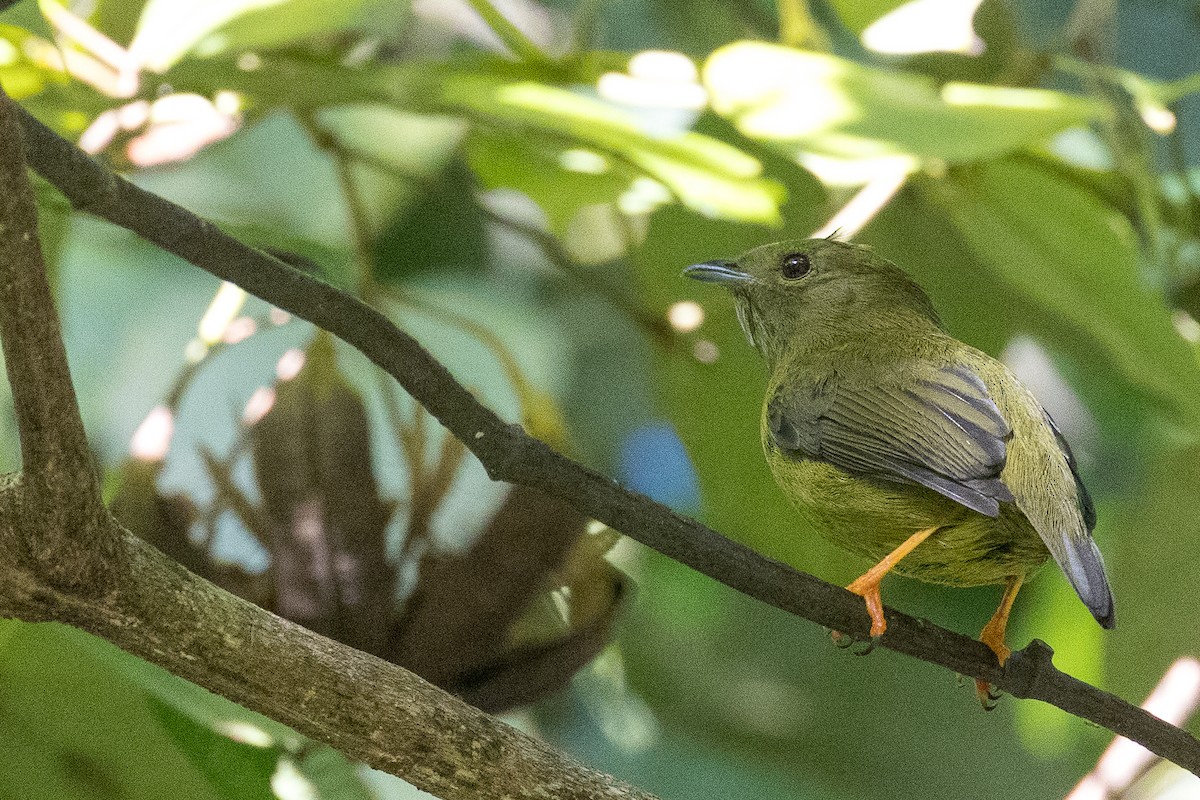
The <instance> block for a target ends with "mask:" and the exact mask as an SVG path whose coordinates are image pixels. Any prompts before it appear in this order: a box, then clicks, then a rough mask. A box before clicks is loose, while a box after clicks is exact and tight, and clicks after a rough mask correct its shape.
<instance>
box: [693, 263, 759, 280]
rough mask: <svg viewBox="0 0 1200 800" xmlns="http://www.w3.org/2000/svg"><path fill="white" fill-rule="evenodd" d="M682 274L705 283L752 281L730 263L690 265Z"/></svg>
mask: <svg viewBox="0 0 1200 800" xmlns="http://www.w3.org/2000/svg"><path fill="white" fill-rule="evenodd" d="M683 274H684V275H686V276H688V277H689V278H695V279H696V280H698V281H705V282H707V283H747V282H749V281H752V280H754V278H753V276H751V275H750V274H749V273H747V272H742V271H741V270H740V269H738V268H737V264H735V263H733V262H732V261H705V262H704V263H703V264H692V265H691V266H690V267H688V268H686V269H685V270H684V271H683Z"/></svg>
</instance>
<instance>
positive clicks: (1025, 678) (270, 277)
mask: <svg viewBox="0 0 1200 800" xmlns="http://www.w3.org/2000/svg"><path fill="white" fill-rule="evenodd" d="M22 122H23V125H24V128H25V131H26V133H27V141H28V142H29V143H30V147H29V150H30V163H31V165H32V166H33V167H34V168H35V169H36V170H37V171H38V172H39V173H40V174H42V175H43V176H44V177H45V178H46V179H47V180H49V181H50V182H51V183H53V184H54V185H55V186H57V187H58V188H59V189H60V190H61V191H62V192H63V193H64V194H65V195H66V196H67V197H68V198H70V199H71V201H72V202H73V203H74V204H75V205H76V206H77V207H79V208H82V209H85V210H87V211H90V212H92V213H94V214H96V215H98V216H101V217H103V218H105V219H107V220H109V221H111V222H114V223H115V224H118V225H121V226H123V227H126V228H128V229H130V230H132V231H134V232H136V233H138V234H140V235H141V236H143V237H145V238H146V239H148V240H150V241H152V242H154V243H156V244H158V245H159V246H160V247H162V248H164V249H166V250H168V251H170V252H172V253H175V254H176V255H179V256H181V257H182V258H185V259H187V260H188V261H190V262H192V263H193V264H195V265H196V266H199V267H200V268H202V269H204V270H207V271H208V272H210V273H212V274H214V275H216V276H218V277H220V278H223V279H225V280H229V281H232V282H234V283H236V284H238V285H240V286H242V287H243V288H245V289H247V290H248V291H250V292H251V293H253V294H255V295H257V296H259V297H261V298H263V299H264V300H267V301H268V302H271V303H274V304H275V305H278V306H280V307H281V308H284V309H286V310H287V311H290V312H292V313H294V314H296V315H297V316H299V317H302V318H304V319H307V320H309V321H311V322H313V323H315V324H317V325H319V326H321V327H323V328H325V329H327V330H330V331H332V332H333V333H335V334H337V335H338V336H340V337H341V338H342V339H344V340H345V341H347V342H349V343H350V344H352V345H353V346H355V347H356V348H358V349H359V350H360V351H362V352H363V353H364V354H365V355H366V356H367V357H368V358H370V359H371V360H372V361H374V362H375V363H376V364H377V365H378V366H379V367H380V368H382V369H383V370H385V371H386V372H388V373H389V374H391V375H392V376H393V377H395V378H396V380H397V381H399V382H400V384H401V385H402V386H403V387H404V388H405V389H406V390H407V391H408V392H409V393H410V394H412V395H413V397H414V398H416V399H417V400H418V401H419V402H420V403H421V404H422V405H424V406H425V407H426V408H427V409H428V410H429V411H430V413H432V414H433V415H434V416H435V417H437V418H438V420H439V421H440V422H441V423H442V424H443V425H445V426H446V427H447V428H448V429H449V430H450V431H451V433H453V434H454V435H455V436H456V437H457V438H459V439H460V440H461V441H462V442H463V443H464V444H465V445H466V446H467V447H468V448H470V449H471V451H472V452H473V453H474V454H475V455H476V456H477V457H478V458H479V459H480V461H481V462H482V463H483V464H484V466H485V467H486V468H487V470H488V473H489V474H490V475H491V476H492V477H493V478H495V479H497V480H506V481H510V482H513V483H518V484H522V485H526V486H531V487H535V488H539V489H542V490H543V491H546V492H548V493H550V494H554V495H558V496H559V497H562V498H563V499H564V500H566V501H567V502H569V503H570V504H571V505H573V506H574V507H575V508H576V509H578V510H579V511H580V512H582V513H584V514H587V515H588V516H590V517H594V518H595V519H598V520H600V521H602V522H605V523H606V524H608V525H610V526H612V527H613V528H615V529H617V530H619V531H621V532H623V533H625V534H626V535H628V536H630V537H632V538H634V539H636V540H638V541H640V542H642V543H643V544H645V545H647V546H649V547H651V548H653V549H655V550H657V551H659V552H661V553H663V554H665V555H667V556H669V557H671V558H673V559H675V560H677V561H680V562H681V563H684V564H687V565H688V566H690V567H692V568H694V569H696V570H697V571H699V572H702V573H704V574H705V575H708V576H710V577H712V578H714V579H715V580H718V581H720V582H722V583H724V584H726V585H727V586H730V587H732V588H734V589H737V590H738V591H741V592H743V593H745V594H747V595H749V596H751V597H755V598H757V599H759V600H761V601H763V602H765V603H768V604H770V605H772V606H775V607H776V608H780V609H782V610H784V611H788V612H790V613H792V614H795V615H797V616H800V617H803V618H805V619H808V620H811V621H813V622H816V623H818V624H820V625H824V626H825V627H828V628H832V629H836V630H840V631H845V632H847V633H849V634H851V635H856V636H860V637H865V636H866V634H867V625H866V619H867V618H866V615H864V614H863V613H862V601H861V598H858V597H856V596H855V595H852V594H850V593H849V592H846V591H845V590H843V589H841V588H840V587H837V586H833V585H831V584H828V583H825V582H823V581H821V580H818V579H817V578H814V577H813V576H811V575H806V574H804V573H801V572H797V571H796V570H793V569H791V568H790V567H787V566H785V565H783V564H781V563H779V562H776V561H773V560H771V559H768V558H765V557H763V556H761V555H759V554H757V553H755V552H754V551H752V550H750V549H749V548H747V547H745V546H743V545H741V544H738V543H736V542H733V541H730V540H729V539H726V538H724V537H723V536H720V535H719V534H717V533H715V532H713V531H712V530H710V529H708V528H706V527H704V526H703V525H701V524H700V523H698V522H696V521H694V520H691V519H688V518H686V517H682V516H680V515H678V514H675V513H674V512H672V511H671V510H670V509H668V508H665V507H663V506H661V505H658V504H657V503H654V502H653V501H651V500H649V499H648V498H646V497H643V496H641V495H638V494H636V493H633V492H629V491H627V490H625V489H623V488H621V487H620V486H618V485H616V484H615V483H614V482H613V481H611V480H610V479H608V478H606V477H604V476H603V475H600V474H598V473H596V472H594V471H592V470H590V469H588V468H586V467H584V466H582V465H580V464H578V463H576V462H574V461H572V460H570V459H568V458H566V457H565V456H563V455H561V454H560V453H557V452H556V451H554V450H552V449H551V448H549V447H548V446H547V445H545V444H544V443H543V442H540V441H538V440H536V439H533V438H531V437H529V436H527V435H526V434H525V433H524V431H522V430H521V429H520V427H519V426H515V425H511V426H510V425H506V424H505V423H504V422H503V421H502V420H500V419H499V418H498V417H497V416H496V415H495V414H494V413H493V412H492V411H490V410H489V409H487V408H485V407H484V406H482V405H481V404H480V403H479V402H478V401H477V400H476V399H475V398H474V396H472V395H471V393H470V392H468V391H467V390H466V389H465V388H463V387H462V386H461V385H460V384H459V383H457V382H456V381H455V380H454V379H453V377H451V375H450V374H449V372H447V371H446V369H445V368H444V367H443V366H442V365H441V364H440V363H438V362H437V361H436V360H435V359H434V358H433V357H432V356H430V355H429V353H427V352H426V351H425V350H424V349H423V348H422V347H421V346H420V345H419V344H418V343H417V342H416V341H415V340H414V339H412V338H411V337H410V336H408V335H407V334H405V333H403V332H402V331H400V330H398V329H396V328H395V327H394V326H393V325H392V324H391V323H390V322H388V321H387V319H385V318H384V317H383V316H382V315H380V314H379V313H378V312H376V311H374V310H373V309H371V308H369V307H367V306H365V305H364V304H362V303H360V302H359V301H357V300H355V299H354V298H352V297H350V296H348V295H345V294H343V293H341V292H338V291H337V290H335V289H333V288H331V287H330V286H328V285H326V284H324V283H322V282H321V281H319V280H316V279H314V278H311V277H308V276H306V275H304V274H302V273H300V272H298V271H296V270H294V269H292V268H290V267H288V266H287V265H285V264H283V263H282V262H279V261H277V260H275V259H273V258H271V257H269V256H267V255H265V254H263V253H261V252H259V251H257V250H254V249H252V248H250V247H247V246H246V245H244V244H242V243H240V242H238V241H236V240H234V239H232V238H230V237H229V236H226V235H225V234H223V233H221V232H220V231H219V230H217V228H215V227H214V226H212V225H211V224H209V223H207V222H204V221H203V220H200V219H198V218H197V217H195V216H194V215H192V214H191V213H190V212H188V211H186V210H184V209H182V208H180V207H178V206H176V205H174V204H172V203H170V202H168V201H166V200H164V199H162V198H160V197H157V196H155V195H153V194H150V193H148V192H145V191H143V190H141V189H138V188H137V187H135V186H133V185H132V184H129V183H128V182H126V181H124V180H122V179H120V178H117V177H116V176H114V175H112V174H111V173H109V172H107V171H106V170H105V169H104V168H103V167H101V166H100V165H99V164H97V163H95V162H93V161H91V160H90V159H88V158H87V157H86V156H84V155H83V154H82V153H81V152H79V151H78V150H77V149H76V148H74V147H73V146H72V145H70V144H69V143H68V142H66V141H64V140H62V139H60V138H59V137H57V136H56V135H55V134H54V133H52V132H51V131H49V130H48V129H46V128H45V127H44V126H42V125H41V124H40V123H38V122H37V121H36V120H34V119H33V118H32V117H30V116H28V115H25V116H24V117H23V118H22ZM887 615H888V632H887V634H886V635H885V636H884V637H883V640H882V644H883V646H884V647H888V648H890V649H892V650H896V651H898V652H901V653H906V654H908V655H911V656H914V657H916V658H920V659H922V660H924V661H928V662H930V663H934V664H940V665H942V666H944V667H947V668H948V669H951V670H953V671H954V672H957V673H960V674H963V675H967V676H970V677H973V678H978V679H981V680H984V681H988V682H989V683H992V684H994V685H996V686H997V687H999V688H1000V689H1002V690H1004V691H1007V692H1009V693H1010V694H1013V695H1015V696H1017V697H1026V698H1034V699H1038V700H1042V701H1044V702H1047V703H1051V704H1052V705H1055V706H1058V707H1059V708H1061V709H1063V710H1064V711H1067V712H1068V713H1071V714H1074V715H1076V716H1079V717H1081V718H1083V719H1087V720H1090V721H1092V722H1094V723H1096V724H1098V725H1101V726H1103V727H1105V728H1108V729H1109V730H1111V731H1113V732H1114V733H1119V734H1121V735H1123V736H1125V737H1127V738H1129V739H1132V740H1134V741H1136V742H1138V743H1139V744H1142V745H1144V746H1145V747H1146V748H1147V749H1149V750H1151V751H1153V752H1155V753H1157V754H1158V755H1161V756H1162V757H1164V758H1167V759H1169V760H1171V761H1174V762H1175V763H1177V764H1179V765H1180V766H1182V767H1184V768H1186V769H1188V770H1190V771H1192V772H1193V773H1197V774H1200V742H1198V741H1197V740H1196V739H1195V738H1194V737H1192V736H1191V735H1190V734H1188V733H1187V732H1185V731H1182V730H1180V729H1178V728H1176V727H1174V726H1171V725H1169V724H1167V723H1165V722H1163V721H1161V720H1159V719H1157V718H1155V717H1153V716H1151V715H1150V714H1148V713H1147V712H1145V711H1143V710H1142V709H1140V708H1137V707H1136V706H1133V705H1130V704H1129V703H1126V702H1124V701H1123V700H1121V699H1120V698H1117V697H1115V696H1113V695H1111V694H1108V693H1107V692H1103V691H1101V690H1099V689H1097V688H1095V687H1093V686H1090V685H1088V684H1086V683H1083V682H1082V681H1079V680H1076V679H1075V678H1072V677H1070V676H1069V675H1066V674H1064V673H1062V672H1060V671H1058V670H1057V669H1056V668H1055V667H1054V666H1053V664H1052V663H1051V661H1050V649H1049V648H1048V647H1046V646H1045V645H1044V644H1042V643H1041V642H1036V641H1035V642H1034V643H1033V644H1032V645H1030V646H1029V647H1027V648H1026V649H1025V650H1023V651H1021V652H1019V653H1015V654H1014V655H1013V656H1012V658H1011V659H1010V660H1009V661H1008V665H1007V667H1006V668H1005V669H1001V668H1000V667H999V666H998V665H997V663H996V659H995V656H994V655H993V654H992V652H991V651H990V650H989V649H988V648H987V647H986V646H984V645H983V644H981V643H979V642H977V641H975V640H974V639H969V638H967V637H965V636H962V635H960V634H957V633H954V632H952V631H948V630H946V629H944V628H940V627H938V626H936V625H933V624H931V623H928V622H926V621H924V620H916V619H913V618H912V617H909V616H906V615H904V614H901V613H899V612H896V611H892V610H890V609H889V610H888V612H887Z"/></svg>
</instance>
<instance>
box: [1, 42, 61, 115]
mask: <svg viewBox="0 0 1200 800" xmlns="http://www.w3.org/2000/svg"><path fill="white" fill-rule="evenodd" d="M31 40H37V41H40V40H39V39H38V37H36V36H34V35H33V34H31V33H29V32H28V31H26V30H24V29H22V28H18V27H15V26H13V25H0V83H2V84H3V85H4V92H5V93H6V94H7V95H8V96H9V97H12V98H13V99H15V100H20V99H21V98H24V97H29V96H30V95H35V94H37V93H38V92H40V91H41V90H42V87H43V86H44V85H45V83H46V81H47V79H48V78H49V76H50V75H51V74H52V73H51V72H50V70H48V69H47V68H45V67H44V66H42V65H39V64H37V63H36V62H34V61H33V60H32V59H30V58H29V55H28V48H27V43H29V42H30V41H31ZM45 44H47V45H49V43H45Z"/></svg>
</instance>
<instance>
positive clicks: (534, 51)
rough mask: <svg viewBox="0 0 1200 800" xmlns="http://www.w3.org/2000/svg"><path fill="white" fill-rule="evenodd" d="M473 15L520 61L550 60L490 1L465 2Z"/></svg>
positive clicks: (475, 0) (469, 0) (473, 0)
mask: <svg viewBox="0 0 1200 800" xmlns="http://www.w3.org/2000/svg"><path fill="white" fill-rule="evenodd" d="M467 2H468V3H470V4H471V8H473V9H475V13H476V14H478V15H479V16H481V17H483V21H484V22H486V23H487V25H488V27H489V28H491V29H492V33H494V34H496V35H497V36H498V37H500V41H501V42H503V43H504V46H505V47H507V48H508V49H509V51H510V52H511V53H512V54H513V55H514V56H516V57H517V58H518V59H520V60H521V61H533V62H545V61H549V60H550V59H549V58H548V57H547V56H546V54H545V53H544V52H542V49H541V48H540V47H538V46H537V45H536V44H534V43H533V40H531V39H530V38H529V37H528V36H526V35H525V34H524V33H523V32H522V31H521V29H520V28H518V27H517V26H516V25H514V24H513V23H512V22H511V21H510V20H509V19H508V17H506V16H504V15H503V14H501V13H500V11H499V9H497V8H496V7H495V6H494V5H492V3H491V0H467Z"/></svg>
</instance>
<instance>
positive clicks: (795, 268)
mask: <svg viewBox="0 0 1200 800" xmlns="http://www.w3.org/2000/svg"><path fill="white" fill-rule="evenodd" d="M811 269H812V262H811V261H809V260H808V255H807V254H806V253H788V254H787V255H786V256H784V257H783V261H782V262H781V263H780V265H779V270H780V272H782V273H783V277H785V278H787V279H788V280H790V281H794V280H796V279H798V278H803V277H804V276H805V275H807V274H808V271H809V270H811Z"/></svg>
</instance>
